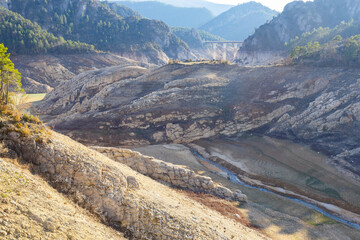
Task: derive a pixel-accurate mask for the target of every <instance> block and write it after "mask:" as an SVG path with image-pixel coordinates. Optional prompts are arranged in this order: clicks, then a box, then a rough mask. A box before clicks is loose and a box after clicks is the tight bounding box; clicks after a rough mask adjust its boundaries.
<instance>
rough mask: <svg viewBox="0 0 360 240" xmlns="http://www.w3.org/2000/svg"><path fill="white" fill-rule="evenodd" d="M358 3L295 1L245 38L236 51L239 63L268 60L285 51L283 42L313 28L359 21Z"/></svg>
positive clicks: (337, 0) (341, 0)
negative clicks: (352, 20)
mask: <svg viewBox="0 0 360 240" xmlns="http://www.w3.org/2000/svg"><path fill="white" fill-rule="evenodd" d="M359 13H360V1H359V0H315V1H313V2H302V1H295V2H292V3H289V4H288V5H286V7H285V9H284V11H283V12H282V13H281V14H280V15H279V16H277V17H275V18H274V19H273V20H271V21H270V22H269V23H266V24H264V25H262V26H261V27H259V28H258V29H257V30H256V31H255V33H254V34H253V35H251V36H250V37H248V38H247V39H246V40H245V42H244V44H243V46H242V48H241V49H240V50H239V52H238V61H239V62H240V63H242V64H248V63H251V64H256V63H261V62H267V61H271V60H272V59H273V58H274V57H276V56H277V55H279V54H281V53H282V52H283V51H284V49H285V43H286V42H289V41H290V39H293V38H295V37H296V36H300V35H301V34H302V33H304V32H311V31H312V30H313V29H314V28H318V27H320V26H322V27H335V26H336V25H338V24H339V23H340V22H341V21H349V20H350V19H354V20H359V16H360V14H359Z"/></svg>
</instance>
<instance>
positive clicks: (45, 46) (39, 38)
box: [0, 8, 95, 54]
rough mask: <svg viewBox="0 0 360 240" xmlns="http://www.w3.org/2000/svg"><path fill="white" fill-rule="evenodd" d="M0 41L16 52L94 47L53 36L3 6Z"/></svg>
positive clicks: (88, 49)
mask: <svg viewBox="0 0 360 240" xmlns="http://www.w3.org/2000/svg"><path fill="white" fill-rule="evenodd" d="M0 42H1V43H4V44H5V45H6V46H7V47H8V48H9V51H10V52H11V53H16V54H44V53H60V54H66V53H87V52H92V51H94V49H95V48H94V46H93V45H89V44H86V43H81V42H78V41H77V42H75V41H66V40H64V38H63V37H60V38H58V37H55V36H54V35H53V34H51V33H48V32H46V31H45V30H43V29H41V27H40V26H39V25H38V24H36V23H32V22H31V21H30V20H27V19H25V18H23V17H22V16H21V15H20V14H17V13H14V12H12V11H9V10H7V9H5V8H0Z"/></svg>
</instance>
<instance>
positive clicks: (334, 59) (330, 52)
mask: <svg viewBox="0 0 360 240" xmlns="http://www.w3.org/2000/svg"><path fill="white" fill-rule="evenodd" d="M359 33H360V23H359V22H354V21H352V20H351V21H350V22H348V23H346V22H342V23H341V24H339V25H338V26H336V27H335V28H333V29H329V28H318V29H314V30H313V32H311V33H304V34H302V36H301V37H296V38H294V39H292V40H291V41H290V42H289V43H288V44H287V45H286V46H287V48H288V49H292V50H291V51H290V55H289V57H290V58H291V59H292V60H293V62H304V61H305V62H312V63H317V64H320V65H323V66H334V65H339V66H359V63H360V54H359V53H360V34H359ZM308 40H310V41H309V42H306V41H308Z"/></svg>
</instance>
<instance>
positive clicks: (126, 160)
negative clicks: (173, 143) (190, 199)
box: [92, 147, 246, 202]
mask: <svg viewBox="0 0 360 240" xmlns="http://www.w3.org/2000/svg"><path fill="white" fill-rule="evenodd" d="M92 148H93V149H94V150H96V151H98V152H100V153H102V154H104V155H105V156H107V157H108V158H110V159H113V160H115V161H117V162H120V163H122V164H125V165H127V166H129V167H131V168H132V169H134V170H135V171H137V172H139V173H141V174H144V175H146V176H149V177H151V178H152V179H155V180H159V181H161V182H165V183H168V184H170V185H171V186H174V187H177V188H181V189H185V190H190V191H193V192H200V193H207V194H211V195H214V196H216V197H220V198H223V199H227V200H232V201H241V202H244V201H246V195H244V194H243V193H242V192H241V191H240V190H237V191H235V192H232V191H231V190H230V189H228V188H226V187H223V186H220V185H218V184H217V183H215V182H213V181H212V179H211V178H209V177H206V176H201V175H198V174H196V173H195V172H194V171H192V170H190V169H188V168H187V167H186V166H179V165H174V164H171V163H166V162H164V161H161V160H158V159H155V158H153V157H149V156H144V155H142V154H141V153H138V152H134V151H131V150H128V149H121V148H105V147H92Z"/></svg>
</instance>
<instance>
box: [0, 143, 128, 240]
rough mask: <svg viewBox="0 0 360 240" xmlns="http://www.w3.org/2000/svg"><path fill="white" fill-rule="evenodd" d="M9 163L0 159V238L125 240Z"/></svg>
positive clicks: (40, 181) (36, 177) (118, 233)
mask: <svg viewBox="0 0 360 240" xmlns="http://www.w3.org/2000/svg"><path fill="white" fill-rule="evenodd" d="M2 150H4V149H2ZM12 161H14V160H11V159H3V158H0V179H1V180H0V192H1V193H2V196H1V201H0V219H1V220H0V238H1V239H49V240H51V239H93V240H96V239H126V238H124V236H123V234H121V233H120V232H117V231H115V230H114V229H111V228H110V227H107V226H105V225H103V224H101V223H100V221H99V220H98V219H96V218H94V216H91V215H90V214H89V213H88V212H86V211H84V209H81V208H80V207H79V206H77V205H76V204H75V203H74V202H72V201H69V199H67V198H66V197H64V196H62V195H61V194H59V193H58V192H57V191H56V190H55V189H53V188H52V187H50V186H49V185H48V184H47V183H44V181H43V179H41V178H40V177H38V176H35V175H33V174H31V173H30V172H29V171H28V170H26V169H23V168H21V166H19V165H18V164H13V163H11V162H12Z"/></svg>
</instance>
